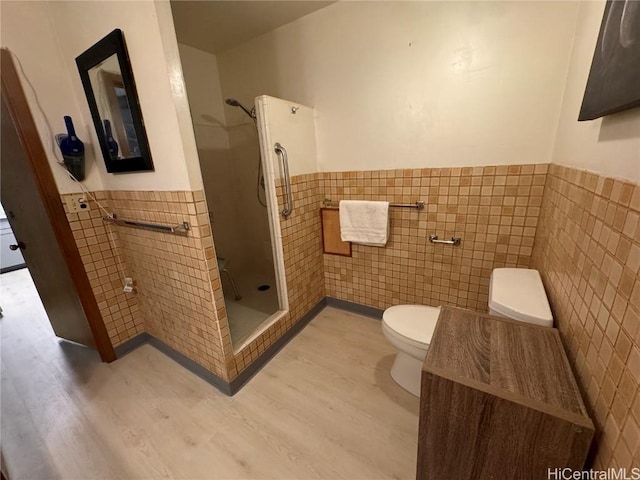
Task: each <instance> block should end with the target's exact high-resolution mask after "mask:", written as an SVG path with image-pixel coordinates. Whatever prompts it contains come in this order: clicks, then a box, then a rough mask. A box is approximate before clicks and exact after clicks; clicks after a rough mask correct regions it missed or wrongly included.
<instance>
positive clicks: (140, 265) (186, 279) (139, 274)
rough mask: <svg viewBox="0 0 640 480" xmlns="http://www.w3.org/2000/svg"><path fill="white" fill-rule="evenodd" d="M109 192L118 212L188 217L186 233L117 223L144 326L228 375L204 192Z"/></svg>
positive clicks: (160, 219)
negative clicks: (180, 233) (125, 225)
mask: <svg viewBox="0 0 640 480" xmlns="http://www.w3.org/2000/svg"><path fill="white" fill-rule="evenodd" d="M109 198H110V206H111V208H112V209H113V211H114V212H116V213H117V214H118V216H120V217H121V218H126V219H134V220H139V221H143V222H148V223H158V224H163V225H179V224H181V223H182V222H184V221H187V222H189V224H190V227H191V229H190V230H189V232H188V234H187V235H172V234H167V233H163V232H154V231H149V230H142V229H137V228H130V227H117V229H118V234H119V236H120V239H121V241H122V251H123V256H124V259H125V263H126V264H127V266H128V267H129V269H130V271H131V276H132V277H133V279H134V281H135V287H136V298H137V300H138V303H139V306H140V310H141V312H142V314H143V318H144V322H145V330H146V331H147V332H148V333H150V334H151V335H153V336H154V337H156V338H157V339H159V340H161V341H162V342H164V343H165V344H167V345H169V346H170V347H171V348H173V349H174V350H177V351H179V352H180V353H182V354H184V355H186V356H187V357H189V358H190V359H191V360H193V361H195V362H197V363H198V364H200V365H202V366H203V367H205V368H206V369H208V370H209V371H211V372H213V373H215V374H216V375H218V376H219V377H221V378H223V379H225V380H227V379H228V376H227V368H226V357H225V352H224V351H223V348H222V343H223V341H222V335H223V332H224V329H223V328H221V326H220V324H219V322H218V314H224V308H223V307H220V308H221V311H216V303H215V302H214V293H215V292H214V289H215V288H216V287H217V290H218V291H221V288H220V285H219V280H218V283H217V284H216V283H215V282H212V280H211V278H212V276H215V275H217V266H216V262H215V251H214V250H213V241H212V238H211V230H210V227H209V219H208V215H207V209H206V205H205V201H204V193H203V192H202V191H193V192H191V191H177V192H138V191H112V192H110V193H109ZM210 269H213V270H212V271H210ZM218 278H219V276H218ZM220 296H221V295H220ZM226 331H227V334H228V328H227V330H226Z"/></svg>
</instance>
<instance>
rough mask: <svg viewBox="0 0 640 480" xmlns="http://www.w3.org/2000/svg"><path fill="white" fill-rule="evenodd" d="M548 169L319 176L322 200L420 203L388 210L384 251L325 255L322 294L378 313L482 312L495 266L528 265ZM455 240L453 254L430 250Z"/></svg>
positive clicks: (358, 247)
mask: <svg viewBox="0 0 640 480" xmlns="http://www.w3.org/2000/svg"><path fill="white" fill-rule="evenodd" d="M547 168H548V165H546V164H543V165H509V166H490V167H476V168H423V169H411V170H381V171H364V172H338V173H321V174H318V175H319V178H320V191H321V192H322V198H329V199H333V200H342V199H354V200H356V199H358V200H388V201H391V202H398V203H413V202H415V201H416V200H424V201H425V202H426V205H425V209H424V210H421V211H418V210H415V209H399V208H391V209H390V212H391V228H390V238H389V243H387V245H386V247H384V248H380V247H369V246H363V245H355V244H354V245H353V256H352V257H351V258H350V257H342V256H336V255H325V256H324V276H325V288H326V291H327V295H328V296H331V297H335V298H338V299H341V300H347V301H351V302H355V303H359V304H362V305H368V306H371V307H376V308H379V309H384V308H387V307H389V306H391V305H397V304H401V303H419V304H425V305H433V306H438V305H445V304H447V305H455V306H458V307H463V308H470V309H474V310H480V311H486V310H487V309H488V303H487V302H488V293H489V276H490V274H491V270H492V269H493V268H496V267H529V266H530V263H531V253H532V248H533V241H534V237H535V231H536V226H537V225H538V216H539V214H540V206H541V204H542V195H543V191H544V183H545V178H546V173H547ZM429 234H434V235H438V237H439V238H440V239H447V238H451V237H452V236H457V237H461V238H462V244H461V245H459V246H450V245H438V244H432V243H430V242H429V240H428V238H429Z"/></svg>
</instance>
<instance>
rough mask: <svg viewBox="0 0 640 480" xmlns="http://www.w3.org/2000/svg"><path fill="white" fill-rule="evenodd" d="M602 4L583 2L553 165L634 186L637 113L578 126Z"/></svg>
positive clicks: (638, 155)
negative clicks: (580, 169) (583, 170)
mask: <svg viewBox="0 0 640 480" xmlns="http://www.w3.org/2000/svg"><path fill="white" fill-rule="evenodd" d="M604 5H605V2H583V3H582V4H581V7H580V16H579V19H578V26H577V29H576V37H575V41H574V46H573V54H572V56H571V65H570V69H569V74H568V77H567V82H566V89H565V94H564V101H563V104H562V113H561V116H560V124H559V126H558V134H557V139H556V145H555V149H554V153H553V162H554V163H559V164H562V165H569V166H572V167H577V168H582V169H587V170H591V171H594V172H597V173H601V174H604V175H608V176H613V177H619V178H623V179H627V180H631V181H633V182H636V183H640V108H639V107H636V108H634V109H630V110H626V111H623V112H620V113H617V114H614V115H609V116H606V117H604V118H599V119H597V120H592V121H588V122H578V121H577V118H578V113H579V112H580V106H581V104H582V97H583V95H584V89H585V86H586V84H587V77H588V75H589V69H590V67H591V61H592V59H593V52H594V50H595V46H596V41H597V39H598V31H599V30H600V22H601V21H602V14H603V11H604Z"/></svg>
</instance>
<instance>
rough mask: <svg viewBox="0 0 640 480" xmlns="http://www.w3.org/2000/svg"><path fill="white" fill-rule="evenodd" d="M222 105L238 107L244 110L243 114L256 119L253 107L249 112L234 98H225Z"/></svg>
mask: <svg viewBox="0 0 640 480" xmlns="http://www.w3.org/2000/svg"><path fill="white" fill-rule="evenodd" d="M224 103H226V104H227V105H231V106H232V107H240V108H241V109H242V110H244V113H246V114H247V115H249V116H250V117H251V118H253V119H255V118H256V109H255V107H254V108H252V109H251V110H249V109H248V108H247V107H245V106H244V105H242V104H241V103H240V102H239V101H238V100H236V99H235V98H227V99H226V100H225V101H224Z"/></svg>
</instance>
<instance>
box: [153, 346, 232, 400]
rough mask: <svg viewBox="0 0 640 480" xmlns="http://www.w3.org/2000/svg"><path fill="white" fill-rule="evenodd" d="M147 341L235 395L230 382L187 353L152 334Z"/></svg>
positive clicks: (227, 392) (206, 380)
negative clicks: (192, 358) (195, 360)
mask: <svg viewBox="0 0 640 480" xmlns="http://www.w3.org/2000/svg"><path fill="white" fill-rule="evenodd" d="M147 343H148V344H149V345H151V346H152V347H153V348H155V349H157V350H159V351H161V352H162V353H164V354H165V355H166V356H167V357H169V358H170V359H172V360H173V361H175V362H176V363H178V364H179V365H181V366H183V367H184V368H185V369H187V370H189V371H190V372H191V373H193V374H195V375H197V376H198V377H200V378H201V379H203V380H204V381H205V382H207V383H209V384H211V385H213V386H214V387H216V388H217V389H218V390H220V391H221V392H222V393H224V394H226V395H233V393H232V392H231V388H230V385H229V382H227V381H226V380H224V379H222V378H220V377H219V376H218V375H216V374H215V373H213V372H211V371H209V370H207V369H206V368H204V367H203V366H202V365H200V364H199V363H197V362H194V361H193V360H191V359H190V358H189V357H187V356H186V355H184V354H182V353H180V352H178V351H177V350H175V349H173V348H171V347H170V346H169V345H167V344H166V343H164V342H163V341H161V340H158V339H157V338H156V337H154V336H152V335H149V340H148V341H147Z"/></svg>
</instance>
